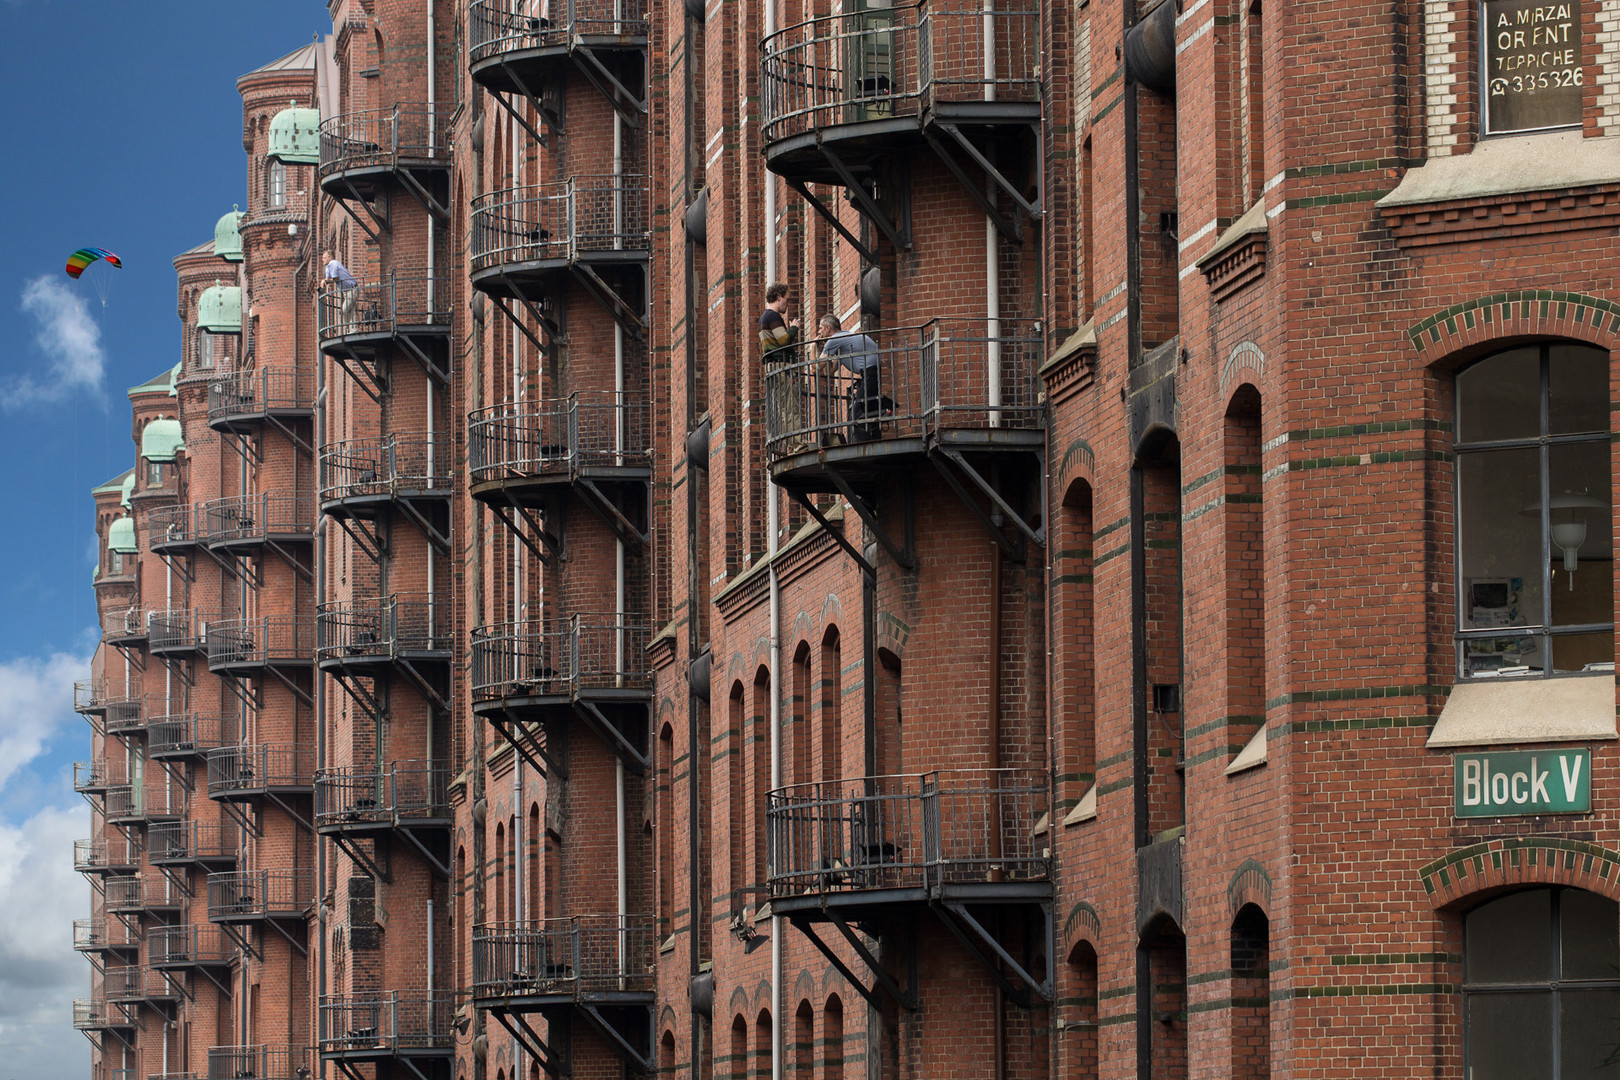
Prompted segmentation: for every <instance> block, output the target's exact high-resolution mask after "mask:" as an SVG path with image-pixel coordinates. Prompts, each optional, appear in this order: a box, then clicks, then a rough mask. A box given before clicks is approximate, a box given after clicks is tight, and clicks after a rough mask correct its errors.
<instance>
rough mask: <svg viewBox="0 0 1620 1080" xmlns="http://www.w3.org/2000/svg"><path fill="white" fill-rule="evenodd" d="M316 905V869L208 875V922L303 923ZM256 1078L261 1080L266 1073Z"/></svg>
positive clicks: (231, 872)
mask: <svg viewBox="0 0 1620 1080" xmlns="http://www.w3.org/2000/svg"><path fill="white" fill-rule="evenodd" d="M314 902H315V871H314V870H240V871H230V872H227V873H220V874H209V875H208V921H209V922H216V923H222V924H233V925H235V924H242V923H256V922H265V921H266V920H274V921H278V922H302V921H303V919H304V917H305V915H307V914H308V912H309V909H310V906H311V905H312V904H314ZM257 1075H258V1076H259V1077H260V1078H261V1080H262V1078H263V1076H264V1075H265V1074H264V1073H259V1074H257ZM276 1075H280V1074H276Z"/></svg>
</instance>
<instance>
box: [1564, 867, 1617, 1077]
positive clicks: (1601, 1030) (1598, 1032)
mask: <svg viewBox="0 0 1620 1080" xmlns="http://www.w3.org/2000/svg"><path fill="white" fill-rule="evenodd" d="M1566 895H1567V894H1566ZM1609 907H1610V913H1611V914H1612V913H1613V908H1614V905H1613V904H1611V905H1609ZM1558 1012H1559V1019H1558V1041H1559V1046H1558V1050H1559V1054H1558V1056H1559V1059H1560V1060H1559V1066H1560V1067H1559V1070H1558V1076H1559V1080H1614V1077H1616V1076H1620V990H1566V991H1564V992H1563V993H1561V994H1559V995H1558Z"/></svg>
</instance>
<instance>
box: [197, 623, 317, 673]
mask: <svg viewBox="0 0 1620 1080" xmlns="http://www.w3.org/2000/svg"><path fill="white" fill-rule="evenodd" d="M314 655H315V623H314V620H312V619H308V618H302V617H300V616H297V615H265V616H262V617H260V618H257V619H222V620H220V621H219V622H215V623H211V624H209V627H208V664H209V666H210V667H220V666H226V665H231V664H263V665H276V664H304V663H309V662H310V661H311V660H312V659H313V658H314Z"/></svg>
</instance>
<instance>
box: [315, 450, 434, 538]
mask: <svg viewBox="0 0 1620 1080" xmlns="http://www.w3.org/2000/svg"><path fill="white" fill-rule="evenodd" d="M454 454H455V445H454V443H453V442H452V441H451V440H449V439H447V438H445V437H444V436H433V435H428V434H425V433H409V434H405V433H401V434H395V435H382V436H379V437H377V438H372V439H350V440H348V441H346V442H339V443H332V444H330V445H328V446H324V447H322V448H321V472H320V477H321V480H320V501H321V513H323V514H326V515H327V516H329V517H334V518H368V519H374V518H376V517H377V516H378V515H379V514H382V513H386V512H388V511H390V510H393V509H400V510H402V511H403V512H404V513H405V514H406V515H407V516H412V517H419V518H421V521H422V522H427V523H428V524H429V526H430V527H432V528H434V529H438V528H439V525H440V521H439V519H442V518H443V517H444V514H445V512H446V510H445V508H446V507H447V506H448V503H449V501H450V497H451V496H452V495H453V494H454V493H455V477H454V475H453V474H452V472H451V468H450V466H451V462H452V460H453V458H454ZM418 523H419V524H420V523H421V522H418Z"/></svg>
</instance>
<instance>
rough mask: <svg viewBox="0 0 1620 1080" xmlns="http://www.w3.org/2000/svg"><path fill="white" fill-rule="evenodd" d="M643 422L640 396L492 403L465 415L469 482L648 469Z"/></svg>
mask: <svg viewBox="0 0 1620 1080" xmlns="http://www.w3.org/2000/svg"><path fill="white" fill-rule="evenodd" d="M649 419H650V414H649V410H648V408H647V402H646V399H645V398H643V397H642V396H641V395H629V394H615V393H613V392H611V391H609V392H604V393H600V394H574V395H572V396H570V397H566V398H551V399H548V400H545V401H536V402H520V403H517V404H506V405H496V406H494V407H493V408H489V409H485V410H483V411H482V412H476V413H473V414H472V415H471V416H470V417H468V422H467V463H468V471H469V473H470V475H471V478H472V481H473V482H474V483H484V482H488V481H491V480H511V479H527V478H531V477H539V476H548V475H556V476H576V475H579V474H580V473H585V472H590V471H592V470H599V469H614V468H639V469H647V468H650V467H651V466H652V450H651V445H652V434H651V429H650V425H649Z"/></svg>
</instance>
